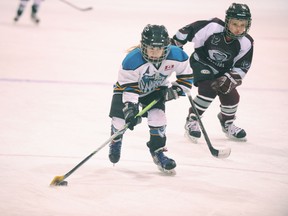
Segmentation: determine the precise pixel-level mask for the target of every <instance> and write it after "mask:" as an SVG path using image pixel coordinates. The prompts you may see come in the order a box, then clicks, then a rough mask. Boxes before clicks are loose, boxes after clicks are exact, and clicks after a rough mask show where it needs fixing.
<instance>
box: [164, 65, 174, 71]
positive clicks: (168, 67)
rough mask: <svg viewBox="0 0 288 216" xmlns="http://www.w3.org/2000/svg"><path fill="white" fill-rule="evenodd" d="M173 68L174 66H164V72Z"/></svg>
mask: <svg viewBox="0 0 288 216" xmlns="http://www.w3.org/2000/svg"><path fill="white" fill-rule="evenodd" d="M173 68H174V65H166V66H165V68H164V70H165V71H167V70H171V69H173Z"/></svg>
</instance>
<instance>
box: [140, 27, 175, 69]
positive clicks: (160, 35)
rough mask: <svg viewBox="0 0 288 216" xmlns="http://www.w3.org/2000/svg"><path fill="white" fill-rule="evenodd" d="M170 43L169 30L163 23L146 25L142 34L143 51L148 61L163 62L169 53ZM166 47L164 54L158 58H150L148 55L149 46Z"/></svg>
mask: <svg viewBox="0 0 288 216" xmlns="http://www.w3.org/2000/svg"><path fill="white" fill-rule="evenodd" d="M169 44H170V40H169V35H168V31H167V29H166V28H165V26H163V25H151V24H148V25H146V26H145V28H144V30H143V31H142V34H141V52H142V55H143V57H144V59H145V60H146V61H149V62H151V63H153V64H157V63H161V62H162V61H163V60H164V59H165V58H166V57H167V55H168V45H169ZM148 46H149V47H158V48H164V52H163V55H162V56H161V57H160V58H158V59H150V58H149V56H148V55H147V47H148Z"/></svg>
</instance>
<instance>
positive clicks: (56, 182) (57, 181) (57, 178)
mask: <svg viewBox="0 0 288 216" xmlns="http://www.w3.org/2000/svg"><path fill="white" fill-rule="evenodd" d="M64 179H65V176H55V177H54V178H53V180H52V182H51V183H50V186H57V185H59V184H60V183H61V182H62V181H63V180H64Z"/></svg>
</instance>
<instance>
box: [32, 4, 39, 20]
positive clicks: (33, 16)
mask: <svg viewBox="0 0 288 216" xmlns="http://www.w3.org/2000/svg"><path fill="white" fill-rule="evenodd" d="M38 9H39V6H38V5H36V4H33V5H32V8H31V20H32V21H33V22H35V23H36V24H38V23H39V22H40V19H39V18H38V17H37V15H36V14H37V12H38Z"/></svg>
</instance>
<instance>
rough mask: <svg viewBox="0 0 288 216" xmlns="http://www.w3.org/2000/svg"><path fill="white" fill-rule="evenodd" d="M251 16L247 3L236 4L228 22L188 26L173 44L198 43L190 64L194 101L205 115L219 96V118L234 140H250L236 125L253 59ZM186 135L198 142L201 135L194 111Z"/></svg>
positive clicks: (176, 37) (179, 31)
mask: <svg viewBox="0 0 288 216" xmlns="http://www.w3.org/2000/svg"><path fill="white" fill-rule="evenodd" d="M250 26H251V13H250V9H249V7H248V6H247V5H246V4H238V3H233V4H232V5H231V6H230V7H229V8H228V10H227V11H226V17H225V22H223V21H222V20H220V19H218V18H214V19H211V20H200V21H196V22H193V23H191V24H188V25H186V26H185V27H183V28H181V29H179V30H178V32H177V33H176V34H175V35H174V36H173V39H172V41H171V42H172V44H175V45H177V46H179V47H183V45H184V44H186V43H187V42H188V41H189V42H193V43H194V53H192V55H191V56H190V65H191V67H192V69H193V74H194V85H195V86H197V87H198V95H197V96H196V97H195V98H194V100H193V101H194V103H195V105H196V108H197V111H198V113H199V115H200V116H201V115H202V114H203V113H204V112H205V111H206V109H207V108H208V107H209V105H210V104H211V103H212V101H213V100H214V99H215V97H216V96H218V97H219V100H220V103H221V105H220V111H221V112H220V113H219V114H218V119H219V121H220V123H221V126H222V130H223V132H224V133H225V134H226V135H227V136H228V137H229V138H231V139H233V140H242V141H245V140H246V132H245V130H244V129H242V128H240V127H237V126H236V125H234V123H233V122H234V120H235V115H236V111H237V107H238V104H239V99H240V96H239V93H238V91H237V89H236V87H237V86H239V85H241V83H242V81H243V79H244V77H245V75H246V74H247V72H248V70H249V68H250V66H251V62H252V56H253V39H252V37H251V36H250V35H248V31H249V28H250ZM185 133H186V135H187V136H188V137H189V138H190V139H191V140H192V141H193V142H196V141H197V139H198V138H199V137H200V136H201V132H200V129H199V124H198V122H197V120H196V117H195V114H194V111H193V110H192V108H190V109H189V114H188V117H187V120H186V124H185Z"/></svg>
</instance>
